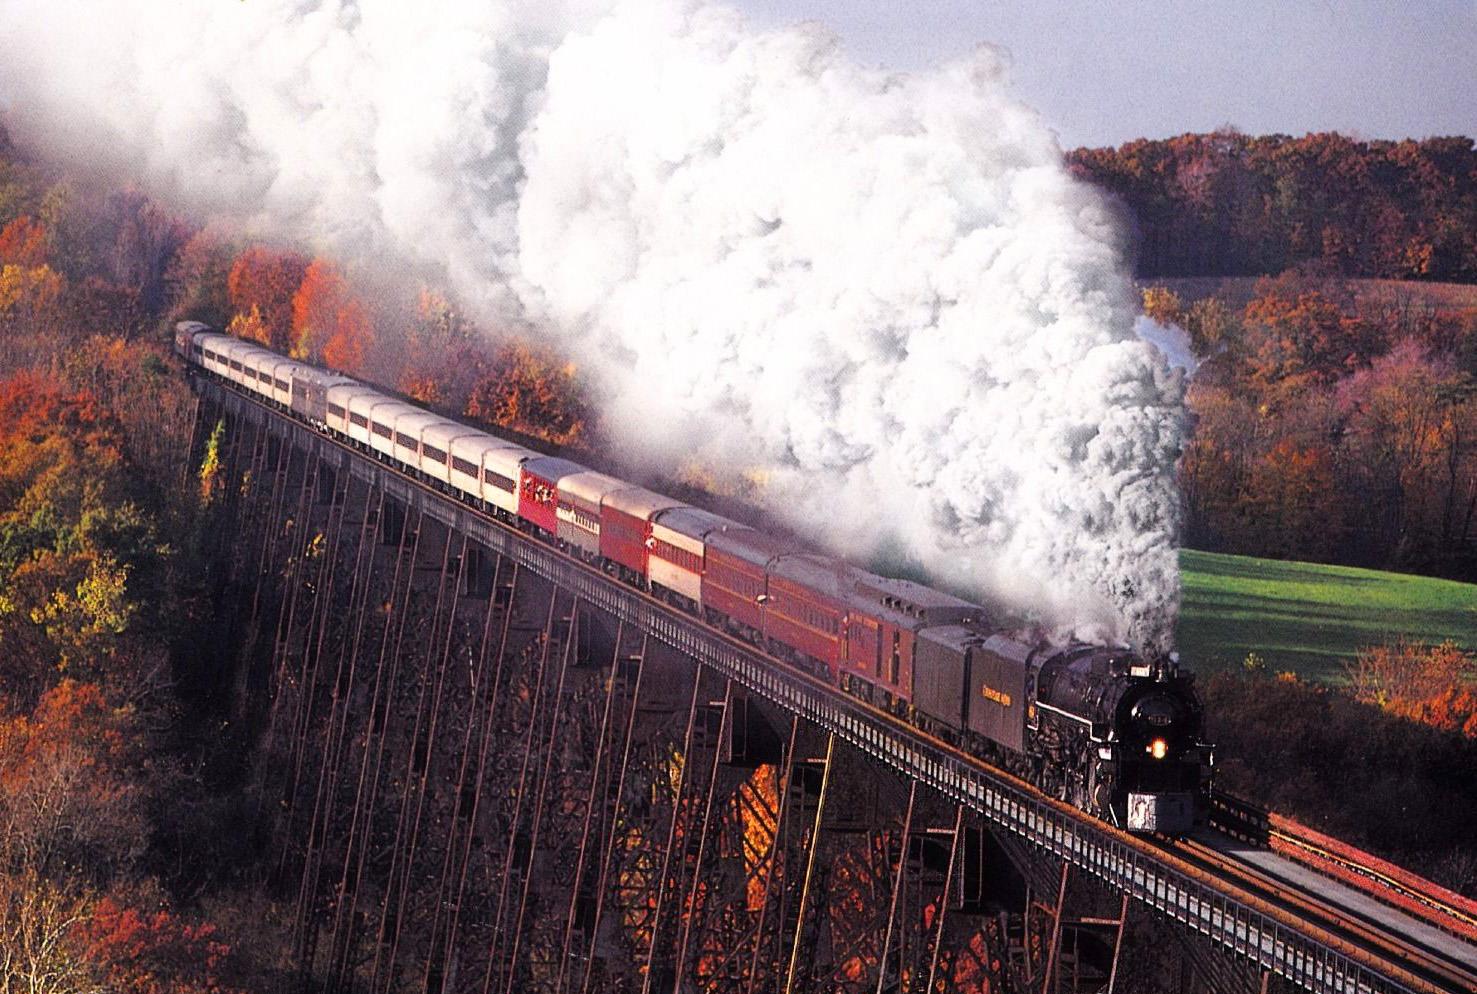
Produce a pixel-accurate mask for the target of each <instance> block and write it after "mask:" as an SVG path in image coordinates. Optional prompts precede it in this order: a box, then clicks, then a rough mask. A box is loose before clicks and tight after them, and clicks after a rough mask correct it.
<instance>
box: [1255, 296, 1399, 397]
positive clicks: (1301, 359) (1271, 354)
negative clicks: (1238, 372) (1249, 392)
mask: <svg viewBox="0 0 1477 994" xmlns="http://www.w3.org/2000/svg"><path fill="white" fill-rule="evenodd" d="M1243 319H1244V321H1245V323H1246V327H1247V333H1248V340H1249V341H1248V344H1249V346H1250V349H1249V353H1250V354H1249V355H1248V357H1247V362H1248V370H1249V373H1250V376H1251V379H1252V382H1253V383H1254V384H1256V385H1257V386H1259V387H1263V388H1265V387H1269V386H1273V385H1278V386H1282V387H1284V388H1285V389H1286V390H1287V391H1289V392H1290V391H1294V390H1297V389H1300V388H1303V387H1306V386H1309V385H1312V384H1318V385H1326V384H1328V383H1330V382H1332V381H1333V380H1334V379H1335V378H1336V377H1338V376H1339V375H1340V374H1341V373H1343V372H1345V371H1347V370H1350V369H1353V368H1355V367H1357V366H1358V365H1359V364H1360V363H1361V362H1363V361H1364V360H1366V359H1368V358H1369V356H1370V355H1371V354H1372V353H1373V351H1374V350H1375V346H1376V344H1377V343H1376V342H1374V341H1373V340H1372V339H1373V337H1374V335H1373V330H1372V329H1371V328H1370V327H1369V326H1368V325H1366V324H1365V322H1364V321H1363V320H1361V319H1360V318H1357V317H1346V316H1345V315H1344V314H1343V312H1342V311H1341V310H1340V308H1339V306H1338V305H1337V303H1335V302H1334V301H1332V300H1330V299H1329V298H1328V297H1327V296H1325V295H1324V293H1323V292H1322V291H1321V290H1319V289H1316V288H1314V287H1311V286H1308V285H1305V284H1304V283H1303V282H1302V281H1301V280H1300V279H1299V278H1298V277H1297V276H1295V275H1292V274H1284V275H1283V276H1280V277H1278V278H1277V279H1265V280H1261V281H1260V282H1259V283H1258V284H1257V297H1256V298H1255V299H1254V300H1252V301H1251V302H1250V303H1248V304H1247V305H1246V309H1245V311H1244V312H1243Z"/></svg>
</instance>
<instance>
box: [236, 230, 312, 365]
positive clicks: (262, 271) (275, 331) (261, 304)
mask: <svg viewBox="0 0 1477 994" xmlns="http://www.w3.org/2000/svg"><path fill="white" fill-rule="evenodd" d="M306 270H307V261H306V260H305V259H303V258H302V257H301V256H299V255H296V254H294V253H291V252H278V251H275V250H273V249H269V248H267V247H265V246H262V245H254V246H252V247H251V248H248V249H246V250H245V251H244V252H242V253H241V254H240V255H238V256H237V257H236V259H235V261H234V262H233V263H232V264H231V271H230V273H229V275H228V276H227V278H226V288H227V291H228V296H229V299H230V303H231V307H232V308H233V309H234V310H235V312H236V313H237V314H245V313H248V312H250V311H251V309H252V308H253V307H255V308H256V309H257V311H258V312H259V314H260V317H261V323H262V325H263V326H264V327H265V328H266V329H267V336H268V341H269V342H270V344H271V346H272V348H274V349H278V350H280V351H282V352H286V351H288V349H289V348H290V347H291V346H292V341H293V339H292V333H293V297H294V295H295V294H296V293H297V290H298V286H299V284H301V283H302V281H303V274H304V273H305V272H306Z"/></svg>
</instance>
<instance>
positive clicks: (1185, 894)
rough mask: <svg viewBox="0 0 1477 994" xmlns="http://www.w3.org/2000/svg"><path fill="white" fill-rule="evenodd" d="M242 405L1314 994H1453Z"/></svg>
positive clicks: (296, 425) (231, 394)
mask: <svg viewBox="0 0 1477 994" xmlns="http://www.w3.org/2000/svg"><path fill="white" fill-rule="evenodd" d="M200 373H201V375H200V376H199V377H198V382H200V383H202V384H208V385H209V386H210V387H211V388H213V389H214V390H215V391H217V392H218V393H219V394H220V396H221V397H222V398H224V404H225V406H226V407H228V408H230V409H231V410H232V411H233V412H234V413H236V414H238V415H240V416H242V417H244V418H246V419H248V420H254V421H257V422H260V421H261V420H262V419H266V418H270V419H273V420H275V421H279V422H281V424H282V425H283V426H284V428H285V429H287V430H288V432H289V433H290V434H291V436H292V438H293V440H294V442H296V443H298V444H300V445H302V446H304V447H305V448H308V449H310V450H311V451H313V452H314V453H315V454H317V455H318V456H319V457H320V458H323V459H327V460H328V461H330V462H333V461H334V460H335V459H337V460H338V464H339V465H340V467H341V468H343V469H344V470H345V471H347V472H350V473H352V474H353V475H355V476H358V477H359V478H361V479H363V480H365V481H369V482H378V483H380V484H381V485H382V486H383V487H384V488H385V491H386V493H387V494H388V495H390V496H392V497H394V498H395V499H397V500H399V501H400V502H402V503H404V504H405V505H406V506H407V509H410V508H414V509H416V510H417V511H420V512H422V513H425V514H428V515H430V516H431V517H433V518H435V519H436V520H438V521H440V522H441V523H442V524H444V525H446V526H447V527H449V528H452V529H454V530H459V531H462V532H464V533H465V534H467V535H469V536H470V537H471V538H473V539H474V540H476V541H477V542H478V543H480V544H481V545H483V546H484V547H486V548H487V549H489V550H490V551H492V552H494V553H497V554H499V555H503V556H506V557H508V558H509V559H511V560H512V561H513V562H515V563H517V564H518V565H519V566H520V567H522V568H525V569H528V570H530V571H532V572H534V573H536V574H538V575H540V576H542V577H544V578H545V579H546V580H548V581H550V582H552V583H555V584H557V585H560V586H562V587H565V588H566V589H567V590H569V591H570V592H571V593H573V594H575V595H576V596H578V597H580V598H581V599H583V600H585V601H586V602H587V603H589V604H590V605H591V606H593V607H596V608H599V609H600V610H602V611H604V612H606V613H607V614H609V615H610V616H611V617H612V618H614V619H616V620H617V621H621V622H624V623H626V624H628V625H633V626H635V627H637V628H638V629H640V630H642V631H644V632H646V633H648V634H649V635H650V636H651V637H653V638H655V639H657V640H658V641H660V642H663V643H665V644H666V645H668V646H670V647H671V648H674V649H676V650H678V651H679V652H681V653H683V654H685V655H686V656H688V657H689V658H692V659H693V660H695V661H696V662H697V663H699V664H701V665H704V666H710V667H712V668H713V669H714V670H715V671H717V672H718V673H719V674H721V675H723V676H725V677H727V678H729V679H732V680H733V681H734V682H735V683H736V684H737V685H738V686H740V687H742V688H744V689H746V690H748V691H749V692H751V693H755V694H758V695H760V696H762V697H764V698H766V699H767V700H769V701H771V702H772V703H774V704H776V705H778V706H780V707H783V708H785V709H786V710H789V711H791V712H792V713H794V714H797V715H799V716H801V717H803V718H805V719H806V720H809V721H811V722H812V723H814V724H816V725H818V726H820V727H821V728H823V729H825V730H827V731H829V732H832V733H834V734H835V735H836V736H837V737H839V738H840V739H841V740H842V741H844V742H846V743H848V744H849V745H851V746H852V747H853V748H855V749H857V750H859V751H860V752H863V753H865V754H866V755H868V756H871V757H872V758H874V759H876V760H878V761H879V762H882V763H884V764H886V765H888V766H891V767H893V768H894V769H896V770H898V771H899V772H901V773H903V774H904V775H906V776H909V777H913V778H915V779H917V780H919V781H921V782H922V783H924V784H925V785H927V786H929V787H931V788H933V789H934V790H935V791H937V792H939V793H940V794H942V795H944V796H945V797H947V798H949V799H951V800H953V801H955V802H957V803H961V804H964V805H965V806H967V807H969V808H970V809H971V810H974V811H976V812H978V813H980V814H981V815H983V816H984V817H986V818H988V819H989V820H990V821H992V822H994V823H995V824H996V825H997V826H999V827H1000V828H1002V829H1005V830H1006V831H1009V832H1012V833H1014V834H1016V835H1019V836H1021V837H1022V838H1023V839H1025V840H1027V841H1028V842H1029V843H1030V844H1032V845H1034V846H1036V847H1037V848H1039V849H1041V850H1044V851H1045V852H1047V853H1049V854H1051V855H1053V856H1056V857H1058V858H1061V859H1063V860H1065V861H1067V862H1069V863H1072V864H1073V865H1075V866H1077V867H1079V868H1080V869H1082V870H1084V871H1086V872H1088V873H1090V874H1092V875H1093V876H1095V877H1097V878H1098V879H1100V880H1102V881H1103V882H1104V883H1106V884H1107V885H1108V886H1110V887H1112V888H1113V889H1115V890H1118V891H1120V892H1123V893H1126V894H1128V895H1130V896H1131V897H1133V898H1134V899H1135V900H1136V901H1138V902H1139V903H1140V904H1143V905H1144V906H1146V907H1148V908H1150V909H1151V910H1153V911H1155V912H1158V913H1159V914H1161V915H1163V916H1164V917H1165V918H1168V919H1170V920H1173V921H1175V922H1178V923H1180V924H1181V925H1183V926H1185V927H1186V928H1189V929H1191V930H1192V931H1195V932H1199V933H1200V934H1203V935H1205V936H1207V937H1208V938H1210V939H1211V940H1212V941H1214V942H1216V943H1217V944H1219V945H1220V946H1222V947H1223V948H1225V949H1227V950H1230V951H1232V952H1233V953H1235V954H1236V955H1238V956H1241V957H1243V958H1244V959H1247V960H1249V961H1250V962H1251V963H1253V964H1254V965H1255V966H1257V967H1258V968H1261V969H1264V970H1268V971H1271V972H1273V973H1276V974H1278V975H1280V976H1282V977H1284V978H1286V979H1287V980H1289V981H1291V982H1292V983H1294V984H1296V985H1297V986H1299V987H1302V988H1303V989H1305V990H1308V991H1312V992H1315V994H1383V992H1400V994H1407V992H1408V994H1447V991H1448V990H1450V991H1455V990H1460V989H1459V988H1453V989H1446V988H1442V987H1437V986H1434V985H1432V984H1429V983H1423V982H1420V981H1419V980H1418V979H1415V978H1411V977H1410V976H1409V974H1408V973H1407V971H1405V970H1404V968H1403V967H1402V965H1401V964H1399V963H1395V962H1390V961H1389V960H1387V959H1383V958H1381V957H1380V956H1378V955H1375V954H1373V953H1371V952H1370V951H1369V950H1367V949H1364V948H1361V947H1359V946H1357V945H1355V944H1353V943H1351V942H1349V941H1348V940H1347V939H1345V938H1342V937H1340V936H1337V935H1333V934H1331V933H1329V932H1328V931H1327V930H1325V929H1323V928H1322V927H1320V926H1318V925H1317V924H1315V923H1308V922H1304V921H1301V920H1299V919H1298V918H1297V917H1296V916H1295V915H1294V914H1290V913H1288V912H1287V911H1286V910H1285V909H1281V908H1278V907H1276V906H1275V905H1273V904H1271V903H1270V902H1267V901H1265V900H1262V899H1260V898H1258V897H1256V896H1255V895H1252V894H1249V893H1246V892H1244V891H1242V890H1241V889H1239V888H1237V887H1236V886H1235V885H1234V884H1233V883H1231V882H1229V881H1226V880H1224V879H1223V878H1221V877H1218V876H1216V875H1215V874H1213V873H1209V872H1206V871H1205V870H1204V869H1203V868H1199V867H1196V866H1194V865H1192V864H1191V863H1190V862H1189V861H1187V860H1185V859H1183V858H1181V857H1180V856H1178V855H1176V854H1174V853H1171V852H1168V851H1166V850H1165V849H1163V848H1161V847H1159V846H1157V845H1155V844H1154V843H1153V842H1151V841H1148V840H1145V839H1141V838H1138V837H1136V836H1132V835H1129V834H1128V833H1127V832H1124V831H1122V830H1120V829H1117V828H1114V827H1113V826H1111V825H1108V824H1107V823H1105V822H1102V821H1100V820H1098V819H1096V818H1093V817H1091V816H1090V815H1087V814H1086V813H1084V812H1082V811H1079V810H1078V809H1076V808H1073V807H1071V806H1070V805H1068V804H1065V803H1064V802H1061V801H1057V800H1054V799H1052V798H1049V797H1047V796H1045V795H1043V794H1041V793H1040V792H1039V791H1037V790H1036V789H1035V788H1034V787H1033V786H1032V785H1030V784H1028V783H1026V782H1025V781H1023V780H1020V779H1018V778H1016V777H1014V776H1011V775H1010V774H1008V773H1005V772H1003V771H1001V770H998V769H996V768H994V767H991V766H989V765H987V764H986V763H984V762H983V761H981V760H979V759H977V758H975V757H972V756H969V755H967V754H963V753H960V752H958V751H957V750H956V749H955V748H954V747H952V746H950V745H948V744H947V743H945V742H943V741H942V740H940V739H937V738H934V737H933V736H931V735H928V734H927V733H925V732H923V731H921V730H919V729H917V728H915V727H914V726H912V725H909V724H907V723H906V722H904V721H902V720H901V719H899V718H896V717H895V716H893V715H890V714H888V713H886V712H884V711H881V710H879V709H877V708H875V707H872V706H871V705H869V704H867V703H866V702H863V701H860V700H857V699H856V698H853V697H851V696H849V695H846V694H844V693H842V692H841V691H840V690H839V689H838V688H836V687H833V686H831V685H830V684H827V683H825V682H823V681H820V680H818V679H816V678H814V677H811V676H809V675H807V674H804V673H801V672H799V671H798V670H796V669H793V668H791V667H789V666H788V665H786V664H784V663H781V662H779V661H777V660H775V659H773V658H772V657H770V656H768V655H767V654H765V653H764V652H763V651H762V650H761V649H759V648H758V647H756V646H753V645H751V644H749V643H747V642H743V641H741V640H739V639H738V638H736V637H734V636H731V635H729V634H727V633H725V632H722V631H719V630H717V629H714V628H710V627H708V626H707V625H705V624H703V623H702V622H701V620H700V619H697V618H695V617H693V616H691V615H688V614H686V613H685V612H683V611H681V610H680V609H678V608H675V607H673V606H671V605H669V604H667V603H666V602H664V601H661V600H659V599H657V598H655V597H652V596H651V595H649V594H647V593H646V592H644V591H641V590H639V589H637V588H635V587H633V586H630V585H628V584H625V583H623V582H621V581H619V580H617V579H615V578H614V577H611V576H609V575H607V574H606V573H604V572H602V571H601V570H599V569H598V568H596V567H594V566H591V565H589V564H588V563H585V562H584V561H582V560H580V559H577V558H574V557H572V556H568V555H566V554H564V553H562V552H560V551H559V550H558V549H556V548H554V547H552V546H549V545H545V544H543V543H542V542H539V541H538V540H537V539H535V538H534V537H532V536H531V535H529V534H527V533H525V532H522V531H520V530H518V529H516V528H514V527H513V526H511V525H509V524H506V523H504V522H502V521H499V520H497V519H495V518H493V517H491V516H490V515H488V514H487V513H485V512H483V511H481V510H480V509H478V508H475V507H473V506H472V505H470V504H469V503H467V502H465V501H463V500H461V499H458V498H457V497H454V496H452V495H450V494H448V493H446V492H445V491H443V490H441V489H439V488H438V487H436V486H433V485H431V484H429V483H426V482H423V481H422V480H420V479H418V478H416V477H414V476H411V475H410V473H409V472H407V471H406V470H404V469H401V468H399V467H396V466H393V465H389V464H386V463H384V462H381V461H379V460H376V459H373V458H371V457H369V456H367V455H365V454H364V453H362V452H360V451H359V450H358V449H357V448H354V447H353V446H351V445H349V444H348V443H347V442H344V441H341V440H339V439H337V438H334V437H331V436H329V435H327V434H325V433H323V432H321V431H318V430H316V429H315V428H312V427H310V426H308V425H307V424H305V423H303V422H301V421H299V420H298V419H297V418H296V417H295V416H293V415H291V414H288V413H284V412H282V411H279V410H277V409H276V408H274V407H269V406H268V405H267V404H265V403H263V402H262V401H260V400H259V399H257V398H255V397H251V396H249V395H247V394H245V393H244V392H242V391H240V390H238V389H237V388H236V387H235V386H234V385H232V384H229V383H227V382H225V381H220V380H217V379H216V378H215V377H214V376H213V375H212V374H209V373H208V372H205V371H200Z"/></svg>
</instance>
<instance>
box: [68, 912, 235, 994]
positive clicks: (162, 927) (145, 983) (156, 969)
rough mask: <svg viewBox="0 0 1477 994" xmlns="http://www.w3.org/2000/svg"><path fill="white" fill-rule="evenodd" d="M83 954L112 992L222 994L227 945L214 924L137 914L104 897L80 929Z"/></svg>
mask: <svg viewBox="0 0 1477 994" xmlns="http://www.w3.org/2000/svg"><path fill="white" fill-rule="evenodd" d="M82 941H83V943H84V945H85V948H86V950H87V955H88V957H89V958H90V959H92V960H93V961H94V962H95V963H97V964H98V965H99V966H100V967H101V968H102V970H103V972H104V973H105V975H106V976H107V978H108V982H109V986H110V987H111V988H112V989H114V990H126V991H133V992H136V994H224V992H226V991H229V990H231V989H232V988H231V987H229V986H228V983H227V979H226V973H227V971H228V968H229V957H230V953H231V947H230V946H228V945H227V944H225V943H224V942H221V941H220V940H219V939H217V938H216V936H215V926H213V925H208V924H207V925H191V924H188V923H187V922H184V921H182V920H181V919H180V918H179V917H178V916H176V915H174V914H171V913H170V912H169V911H167V910H162V909H161V910H159V911H155V912H154V913H152V914H140V913H139V912H138V911H136V910H135V909H133V908H129V907H124V906H123V905H120V904H119V903H118V902H116V901H114V900H113V899H112V898H110V897H104V898H103V899H101V900H100V901H98V903H97V905H96V906H95V907H94V908H93V914H92V918H91V920H90V921H88V922H87V923H86V924H85V926H84V927H83V929H82Z"/></svg>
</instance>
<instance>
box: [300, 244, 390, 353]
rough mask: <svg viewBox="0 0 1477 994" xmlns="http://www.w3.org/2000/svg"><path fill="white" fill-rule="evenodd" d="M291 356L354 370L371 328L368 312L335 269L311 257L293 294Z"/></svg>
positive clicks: (369, 335) (366, 346) (364, 349)
mask: <svg viewBox="0 0 1477 994" xmlns="http://www.w3.org/2000/svg"><path fill="white" fill-rule="evenodd" d="M292 330H293V340H292V353H291V354H292V356H293V358H295V359H305V360H307V361H308V362H321V363H324V364H326V365H328V366H329V367H331V368H333V369H340V370H344V371H346V372H357V371H358V370H359V369H360V368H361V367H362V366H363V365H364V359H365V356H366V354H367V352H368V349H369V345H370V341H371V339H372V337H373V329H372V327H371V325H370V320H369V313H368V311H367V310H366V309H365V307H364V305H363V304H362V303H360V302H359V301H358V300H357V299H356V298H355V297H354V296H353V294H352V293H351V292H350V290H349V286H348V284H347V282H346V281H345V280H344V277H343V275H342V274H341V273H340V272H339V271H338V269H337V268H336V267H335V266H334V265H333V264H332V263H330V262H328V261H326V260H323V259H314V260H313V262H312V263H311V264H310V265H309V266H308V269H307V272H306V273H305V274H304V276H303V281H302V285H301V286H300V287H298V291H297V293H296V294H295V295H294V296H293V298H292Z"/></svg>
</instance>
